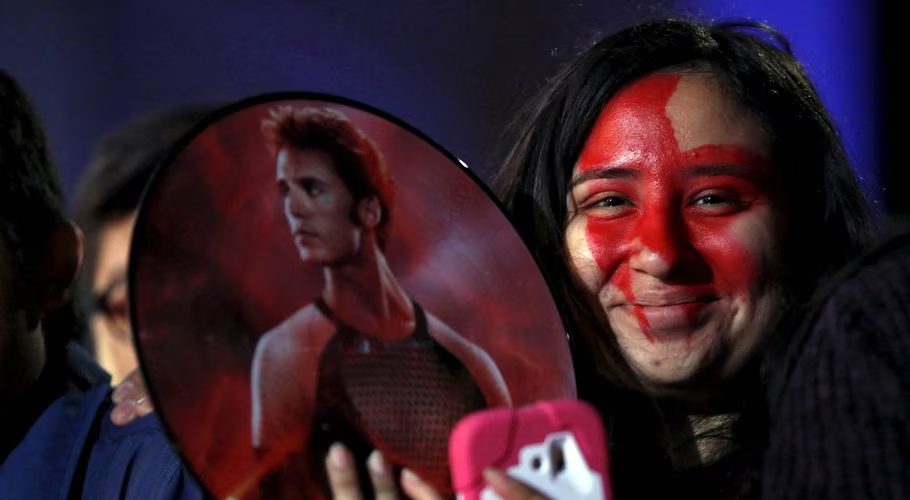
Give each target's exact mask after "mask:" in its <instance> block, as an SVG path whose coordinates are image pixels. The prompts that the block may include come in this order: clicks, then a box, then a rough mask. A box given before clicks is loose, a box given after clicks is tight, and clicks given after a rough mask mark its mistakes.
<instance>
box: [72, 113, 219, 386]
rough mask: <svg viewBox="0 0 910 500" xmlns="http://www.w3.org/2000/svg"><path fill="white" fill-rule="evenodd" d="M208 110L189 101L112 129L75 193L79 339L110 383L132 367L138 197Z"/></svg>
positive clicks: (125, 374)
mask: <svg viewBox="0 0 910 500" xmlns="http://www.w3.org/2000/svg"><path fill="white" fill-rule="evenodd" d="M214 109H215V108H214V107H212V106H187V107H183V108H179V109H176V110H173V111H170V112H166V113H160V114H154V115H149V116H145V117H141V118H139V119H138V120H135V121H133V122H131V123H129V124H127V125H126V126H125V127H122V128H120V129H118V130H115V131H114V132H113V133H111V134H109V135H108V136H107V137H105V138H104V139H103V140H102V141H101V142H100V143H99V145H98V147H97V148H96V150H95V154H94V156H93V158H92V160H91V162H90V163H89V166H88V170H87V172H86V174H85V176H84V177H83V179H82V181H81V183H80V186H79V189H78V191H77V194H76V199H75V203H74V205H73V212H74V216H75V218H76V221H77V222H78V223H79V225H80V227H82V228H83V230H84V231H85V268H84V271H83V273H82V283H81V284H80V295H81V298H82V300H81V302H82V305H83V307H85V309H86V317H87V318H88V323H89V329H88V331H87V332H86V335H85V339H84V344H85V345H86V346H87V347H88V348H89V349H90V350H91V351H92V352H93V353H94V355H95V359H96V360H97V361H98V364H100V365H101V366H102V367H103V368H104V369H105V370H107V371H108V373H110V374H111V382H112V383H113V384H119V383H120V382H121V381H122V380H123V379H124V377H126V376H127V375H128V374H129V373H130V372H132V371H134V370H135V369H136V368H137V366H138V363H137V360H136V351H135V349H134V346H133V339H132V332H131V331H130V323H129V318H128V315H127V313H128V311H129V307H128V304H127V288H126V273H127V264H128V260H129V245H130V240H131V238H132V232H133V223H134V221H135V219H136V210H137V209H138V207H139V201H140V197H141V196H142V192H143V190H144V189H145V185H146V183H147V182H148V181H149V179H150V178H151V176H152V172H154V170H155V168H156V167H157V166H158V164H159V163H161V162H162V161H163V160H164V159H165V157H166V156H167V154H168V152H169V151H170V150H171V148H172V147H173V146H174V144H175V143H176V142H177V141H178V140H179V139H180V138H181V137H182V136H183V135H184V134H186V133H187V132H189V131H190V130H191V129H192V128H193V126H195V125H196V124H197V123H199V122H200V121H201V120H202V119H203V118H204V117H205V116H206V115H207V114H209V113H210V112H211V111H213V110H214Z"/></svg>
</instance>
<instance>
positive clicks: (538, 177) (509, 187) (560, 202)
mask: <svg viewBox="0 0 910 500" xmlns="http://www.w3.org/2000/svg"><path fill="white" fill-rule="evenodd" d="M691 65H698V66H706V67H707V68H708V69H709V70H710V71H713V72H716V73H717V74H718V75H720V76H721V77H722V78H721V79H722V80H723V81H724V82H725V87H724V89H725V91H727V92H728V93H729V94H730V96H731V97H732V98H733V99H735V100H736V101H737V102H738V103H740V104H741V105H742V106H743V107H744V108H745V109H746V110H748V111H749V112H751V113H753V114H754V116H755V117H757V118H758V119H759V121H760V123H761V125H762V127H763V129H764V132H765V133H766V135H767V137H768V139H769V142H770V144H771V155H772V158H771V160H772V162H773V163H774V164H775V165H776V167H777V168H778V169H779V172H780V177H781V179H782V181H783V189H784V191H785V192H784V193H782V195H783V197H782V198H783V200H784V203H785V210H786V211H787V215H788V219H789V228H790V229H789V231H788V234H787V235H786V236H785V248H782V249H781V252H782V253H783V255H784V256H785V268H786V269H785V276H784V277H783V285H784V286H785V288H786V296H787V302H788V306H787V307H788V310H789V311H791V313H790V314H789V316H788V315H787V314H785V317H784V318H785V319H784V320H782V322H781V324H780V325H778V327H777V328H775V332H774V335H770V333H771V332H769V337H775V336H781V335H783V336H785V335H786V334H785V333H782V332H785V331H786V330H788V329H789V328H787V325H789V324H791V323H793V322H794V321H795V320H793V319H792V318H793V317H796V316H798V311H799V309H800V305H801V304H804V303H806V302H807V301H808V299H809V296H810V295H811V293H812V291H813V290H814V289H815V288H816V286H817V284H818V281H819V280H820V279H822V277H824V276H825V275H826V274H827V273H829V272H830V271H831V270H833V269H835V268H837V267H839V266H840V265H842V264H843V263H844V262H846V260H848V258H849V257H850V256H852V255H854V254H855V253H857V252H858V251H859V250H860V249H861V248H862V247H863V246H864V245H865V244H866V242H867V240H868V238H869V227H870V226H871V215H870V210H869V208H868V205H867V202H866V200H865V198H864V196H863V194H862V191H861V189H860V187H859V184H858V182H857V180H856V177H855V175H854V173H853V170H852V168H851V166H850V163H849V161H848V159H847V156H846V154H845V152H844V148H843V145H842V143H841V139H840V137H839V136H838V133H837V130H836V128H835V126H834V124H833V122H832V120H831V118H830V117H829V115H828V113H827V111H826V110H825V108H824V106H823V105H822V103H821V100H820V99H819V97H818V94H817V92H816V90H815V88H814V87H813V85H812V83H811V82H810V81H809V78H808V77H807V75H806V72H805V71H804V69H803V67H802V66H801V65H800V63H799V62H798V61H797V60H796V59H795V58H794V56H793V54H792V51H791V50H790V46H789V43H788V42H787V41H786V39H784V38H783V37H782V36H781V35H779V34H778V33H777V32H775V31H774V30H772V29H771V28H768V27H767V26H765V25H762V24H759V23H753V22H738V23H722V24H714V25H712V24H707V23H703V22H699V21H691V20H665V21H658V22H651V23H645V24H640V25H637V26H634V27H631V28H629V29H626V30H624V31H621V32H619V33H616V34H614V35H611V36H608V37H606V38H604V39H602V40H601V41H600V42H598V43H596V44H595V45H594V46H593V47H591V48H590V49H588V50H587V51H586V52H584V53H583V54H581V55H580V56H579V57H578V58H577V59H576V60H575V61H574V62H572V63H570V64H569V65H568V66H567V67H566V68H564V69H563V70H562V71H561V72H560V73H558V74H557V75H556V76H554V77H553V78H552V79H551V80H550V81H549V82H548V83H547V85H546V86H545V87H544V88H543V89H542V91H541V92H540V93H539V95H538V96H537V97H536V98H535V99H533V100H532V101H531V102H530V103H529V104H528V105H527V106H526V108H525V109H524V110H523V112H522V113H521V114H520V115H519V116H518V117H517V118H516V120H515V121H514V122H513V127H512V131H513V134H514V137H513V139H512V142H513V144H514V145H513V147H512V148H511V150H510V151H509V153H508V155H507V157H506V159H505V161H504V163H503V166H502V168H501V170H500V172H499V173H498V174H497V176H496V178H495V180H494V188H495V190H496V191H497V192H498V194H499V195H500V196H501V199H502V200H503V202H504V204H505V206H506V208H507V210H508V211H509V212H510V214H511V215H512V217H513V220H514V222H515V224H516V225H517V227H518V230H519V232H521V233H522V235H523V236H524V237H525V239H526V240H527V241H529V242H530V244H531V246H532V248H534V251H535V252H536V254H537V257H538V259H539V261H540V262H541V263H542V265H543V268H544V269H543V270H544V274H545V275H546V277H547V279H548V280H549V281H550V282H551V285H552V286H553V288H554V290H556V292H557V295H558V296H557V298H556V299H557V301H558V302H560V303H561V305H562V306H563V307H564V308H565V310H566V311H567V312H568V314H567V316H568V317H569V319H570V321H571V324H570V325H569V326H570V329H571V330H572V333H573V336H572V338H573V351H574V353H575V356H576V366H577V371H578V379H579V384H580V386H579V392H580V394H582V395H583V396H585V395H586V394H587V397H588V398H589V399H601V397H603V398H606V396H603V395H604V394H606V393H609V394H611V395H612V396H611V397H612V399H609V400H606V401H604V403H603V405H602V406H606V407H608V408H606V409H605V413H606V414H607V417H608V422H612V423H613V424H615V425H616V426H619V427H622V426H625V427H626V428H629V429H631V430H630V432H629V435H636V436H637V437H642V436H644V435H646V434H648V433H651V434H652V435H653V432H652V431H654V427H661V426H663V427H664V430H666V425H665V422H663V421H662V417H661V413H662V412H663V410H662V409H661V408H666V406H663V407H661V406H659V405H658V403H657V402H656V401H654V400H650V399H649V398H646V397H639V393H640V392H641V389H642V387H641V384H640V383H639V382H638V381H637V379H636V377H635V376H634V374H633V373H632V371H631V369H630V368H629V367H628V365H627V363H626V362H625V361H624V360H623V357H622V355H621V353H620V351H619V348H618V346H617V345H616V342H615V339H613V336H612V335H603V334H602V331H603V329H604V328H605V327H604V326H603V323H602V322H600V321H599V320H598V315H597V314H596V312H595V311H592V310H591V306H590V302H588V301H587V300H586V299H584V297H585V293H584V292H583V291H581V290H580V289H579V288H578V287H577V286H576V285H575V284H574V282H573V280H572V278H571V276H570V273H569V270H568V267H567V265H566V263H567V253H566V249H565V248H564V240H563V232H564V228H565V224H566V221H567V212H568V207H567V202H566V200H567V194H568V189H569V180H570V176H571V174H572V171H573V167H574V165H575V163H576V160H577V159H578V156H579V154H580V152H581V149H582V147H583V146H584V143H585V141H586V139H587V137H588V135H589V133H590V131H591V129H592V127H593V125H594V122H595V121H596V119H597V117H598V116H599V115H600V113H601V110H602V109H603V108H604V106H605V104H606V103H607V102H608V101H609V100H610V99H611V98H612V97H613V96H614V95H615V94H616V93H617V92H618V91H619V90H620V89H621V88H623V87H624V86H626V85H628V84H630V83H632V82H633V81H635V80H637V79H639V78H641V77H643V76H645V75H648V74H650V73H654V72H657V71H660V70H664V69H668V68H673V67H680V66H691ZM757 365H758V363H756V362H753V363H752V364H751V365H750V367H749V368H748V369H744V371H746V372H749V373H751V374H752V375H754V376H755V377H753V378H751V379H750V378H749V377H746V378H747V379H748V380H750V382H748V383H747V385H748V387H751V388H759V389H756V390H755V391H754V393H756V394H757V393H759V392H761V391H760V387H761V383H760V381H756V380H755V379H756V378H757V377H758V375H757V374H758V372H759V370H758V369H757ZM592 381H594V382H592ZM604 382H605V383H604ZM611 391H612V392H611ZM756 398H757V399H760V397H758V396H756ZM758 406H761V405H760V404H759V405H758ZM740 410H742V408H740ZM636 412H638V413H637V414H636ZM641 412H644V413H646V414H647V415H644V414H641ZM756 413H760V411H757V412H756ZM649 415H650V417H649ZM652 417H653V418H652ZM619 422H625V423H624V424H620V423H619ZM761 427H762V426H761V424H756V425H754V426H752V428H751V429H752V430H750V431H749V432H748V433H751V434H753V435H756V434H760V432H759V431H755V429H756V428H761ZM610 430H611V432H613V433H616V432H617V429H616V428H614V429H610ZM655 439H656V438H655ZM622 440H623V437H622V436H618V435H616V436H612V437H611V444H612V445H615V446H611V452H612V453H613V454H614V455H617V452H619V454H620V455H621V454H622V453H627V454H629V455H637V456H638V458H639V459H640V460H638V462H639V463H645V462H647V461H648V459H647V457H646V455H647V454H648V453H650V452H656V453H659V452H660V449H661V448H663V449H664V450H665V448H666V446H668V445H667V443H666V442H663V443H653V444H654V446H655V447H656V448H653V449H649V446H648V444H646V442H645V441H634V440H631V438H630V439H629V440H627V442H628V444H627V446H625V448H624V447H623V445H622V444H621V443H620V441H622ZM617 447H618V449H616V448H617ZM617 459H618V460H623V459H622V458H620V457H619V456H617ZM634 462H635V460H632V461H630V462H626V463H634ZM614 463H616V462H614ZM668 467H669V469H670V470H672V469H673V467H672V466H668ZM630 468H631V466H629V467H626V468H625V469H630ZM614 470H615V469H614ZM641 474H645V473H644V471H639V472H638V474H635V477H639V478H644V477H647V474H645V475H644V476H641ZM709 476H711V474H709ZM712 477H713V476H712ZM617 479H619V480H620V482H621V481H622V478H617ZM628 481H631V479H629V480H628ZM629 487H630V488H632V489H634V487H635V485H632V484H630V485H629ZM630 491H632V490H630Z"/></svg>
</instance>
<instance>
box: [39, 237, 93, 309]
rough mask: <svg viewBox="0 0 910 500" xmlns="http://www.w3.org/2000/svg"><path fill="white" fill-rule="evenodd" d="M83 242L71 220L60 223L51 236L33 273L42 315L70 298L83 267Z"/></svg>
mask: <svg viewBox="0 0 910 500" xmlns="http://www.w3.org/2000/svg"><path fill="white" fill-rule="evenodd" d="M83 239H84V236H83V234H82V230H81V229H79V227H78V226H76V224H75V223H73V221H69V220H67V221H64V222H61V223H59V224H57V225H56V226H55V227H54V228H53V229H52V230H51V232H50V234H49V235H48V237H47V243H46V244H45V250H44V254H43V255H42V256H41V257H40V258H39V259H38V262H37V264H38V265H37V267H36V268H35V274H34V284H35V286H36V292H37V299H38V302H37V305H38V309H39V311H40V312H41V313H42V314H43V313H46V312H48V311H51V310H53V309H56V308H58V307H60V306H62V305H63V304H64V303H66V301H67V300H68V299H69V297H70V292H71V290H72V288H73V285H74V284H75V282H76V277H77V276H78V275H79V270H80V268H81V267H82V257H83V246H82V243H83Z"/></svg>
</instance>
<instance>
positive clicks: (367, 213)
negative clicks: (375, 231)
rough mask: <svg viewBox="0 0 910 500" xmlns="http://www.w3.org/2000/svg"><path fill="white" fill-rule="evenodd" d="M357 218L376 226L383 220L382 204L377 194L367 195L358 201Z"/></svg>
mask: <svg viewBox="0 0 910 500" xmlns="http://www.w3.org/2000/svg"><path fill="white" fill-rule="evenodd" d="M357 218H358V219H360V224H361V225H363V226H365V227H368V228H371V229H372V228H375V227H376V226H378V225H379V223H380V222H382V205H380V204H379V198H378V197H377V196H376V195H371V196H367V197H366V198H363V199H362V200H360V201H359V202H357Z"/></svg>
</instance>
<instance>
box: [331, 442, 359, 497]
mask: <svg viewBox="0 0 910 500" xmlns="http://www.w3.org/2000/svg"><path fill="white" fill-rule="evenodd" d="M325 469H326V473H327V475H328V478H329V488H330V489H331V490H332V497H333V498H335V499H336V500H361V499H362V498H363V494H362V493H361V491H360V485H359V484H358V483H357V468H356V467H354V456H353V455H351V452H350V451H348V449H347V448H345V447H344V446H343V445H341V444H340V443H335V444H333V445H332V446H331V447H330V448H329V454H328V455H327V456H326V458H325Z"/></svg>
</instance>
